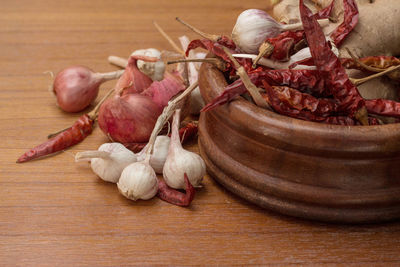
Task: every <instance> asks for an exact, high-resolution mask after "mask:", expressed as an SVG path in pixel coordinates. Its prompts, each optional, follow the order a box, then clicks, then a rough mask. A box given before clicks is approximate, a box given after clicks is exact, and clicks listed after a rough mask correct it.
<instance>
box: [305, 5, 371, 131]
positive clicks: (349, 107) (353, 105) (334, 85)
mask: <svg viewBox="0 0 400 267" xmlns="http://www.w3.org/2000/svg"><path fill="white" fill-rule="evenodd" d="M350 2H352V1H350ZM300 15H301V20H302V22H303V27H304V31H305V34H306V38H307V42H308V44H309V47H310V52H311V55H312V58H313V59H314V63H315V66H316V67H317V70H318V71H319V72H320V75H321V77H322V78H323V79H324V80H325V81H326V88H327V89H328V90H329V92H328V93H330V94H332V95H333V97H334V98H335V99H336V100H337V102H338V104H339V110H341V111H343V112H348V113H349V115H350V117H354V116H357V115H358V114H359V113H360V112H359V110H361V109H362V110H364V109H365V103H364V99H363V98H362V97H361V95H360V93H359V92H358V90H357V87H355V86H354V85H353V84H352V82H351V81H350V79H349V77H348V76H347V74H346V71H345V68H344V67H343V66H342V64H341V63H340V60H339V59H338V57H337V56H336V55H335V54H334V53H333V52H332V50H331V49H330V47H329V44H328V43H327V41H326V40H325V35H324V33H323V31H322V29H321V28H320V26H319V24H318V22H317V20H316V19H315V18H314V17H313V15H312V13H311V11H310V9H309V8H308V7H306V6H305V5H304V0H300ZM360 120H362V121H363V123H364V124H367V123H368V122H367V121H366V117H365V116H364V117H362V118H360Z"/></svg>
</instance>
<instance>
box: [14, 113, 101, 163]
mask: <svg viewBox="0 0 400 267" xmlns="http://www.w3.org/2000/svg"><path fill="white" fill-rule="evenodd" d="M93 123H94V119H93V118H91V117H90V116H89V115H87V114H85V115H83V116H81V117H80V118H79V119H78V120H77V121H76V122H75V123H74V124H73V125H72V127H71V128H68V129H66V130H65V131H63V132H61V133H59V134H58V135H56V136H54V137H53V138H51V139H48V140H47V141H46V142H44V143H43V144H40V145H38V146H36V147H34V148H32V149H31V150H29V151H27V152H25V153H24V154H23V155H22V156H21V157H19V158H18V160H17V163H22V162H27V161H30V160H32V159H36V158H39V157H43V156H46V155H49V154H53V153H55V152H58V151H61V150H63V149H66V148H68V147H71V146H73V145H76V144H78V143H79V142H81V141H83V140H84V139H85V138H86V137H87V136H88V135H89V134H91V133H92V130H93Z"/></svg>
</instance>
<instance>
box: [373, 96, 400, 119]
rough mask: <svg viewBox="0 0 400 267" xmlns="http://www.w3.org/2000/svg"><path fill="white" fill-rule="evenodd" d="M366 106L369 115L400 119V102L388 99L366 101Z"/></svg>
mask: <svg viewBox="0 0 400 267" xmlns="http://www.w3.org/2000/svg"><path fill="white" fill-rule="evenodd" d="M365 106H366V107H367V110H368V112H369V113H372V114H377V115H382V116H390V117H395V118H400V102H396V101H393V100H388V99H371V100H368V99H366V100H365Z"/></svg>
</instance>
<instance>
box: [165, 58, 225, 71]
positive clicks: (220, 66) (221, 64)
mask: <svg viewBox="0 0 400 267" xmlns="http://www.w3.org/2000/svg"><path fill="white" fill-rule="evenodd" d="M181 62H208V63H212V64H214V65H215V66H216V67H217V68H218V69H219V70H221V71H225V70H226V64H225V63H224V61H222V60H221V59H219V58H186V59H177V60H171V61H167V64H175V63H181Z"/></svg>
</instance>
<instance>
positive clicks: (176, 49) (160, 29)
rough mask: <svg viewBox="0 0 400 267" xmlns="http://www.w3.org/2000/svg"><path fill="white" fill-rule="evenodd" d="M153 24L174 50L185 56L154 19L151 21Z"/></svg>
mask: <svg viewBox="0 0 400 267" xmlns="http://www.w3.org/2000/svg"><path fill="white" fill-rule="evenodd" d="M153 24H154V26H155V27H156V29H157V30H158V32H159V33H160V34H161V35H162V36H163V37H164V38H165V39H166V40H167V41H168V42H169V43H170V45H171V46H172V47H173V48H174V49H175V51H176V52H178V53H179V54H181V55H183V56H185V51H183V50H182V49H181V48H180V47H179V46H178V45H177V44H176V43H175V42H174V40H172V38H171V37H169V35H168V34H167V33H166V32H165V31H164V30H163V29H162V28H161V27H160V25H158V23H157V22H156V21H153Z"/></svg>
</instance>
